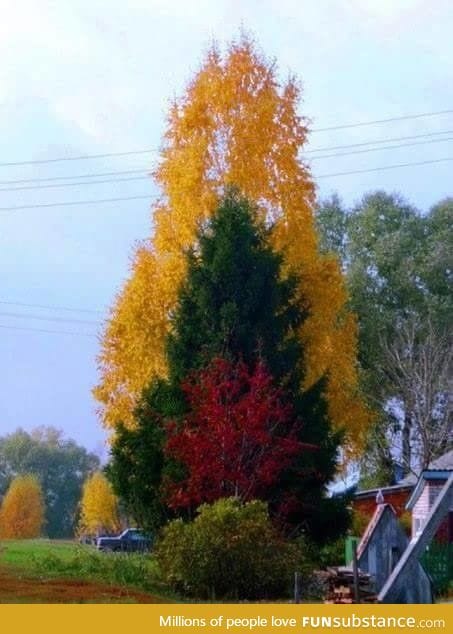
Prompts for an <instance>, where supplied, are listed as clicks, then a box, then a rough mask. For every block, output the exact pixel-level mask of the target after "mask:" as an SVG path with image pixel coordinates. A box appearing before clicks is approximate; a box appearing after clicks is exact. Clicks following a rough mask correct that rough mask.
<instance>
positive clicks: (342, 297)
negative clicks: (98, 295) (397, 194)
mask: <svg viewBox="0 0 453 634" xmlns="http://www.w3.org/2000/svg"><path fill="white" fill-rule="evenodd" d="M299 100H300V89H299V87H298V84H297V82H296V81H295V79H294V78H289V79H288V81H287V82H286V83H284V84H283V85H281V84H279V83H278V81H277V78H276V69H275V65H274V63H272V62H269V61H267V60H266V59H265V58H264V57H263V56H262V55H261V54H260V53H259V52H257V50H256V47H255V45H254V44H253V42H252V41H251V40H250V39H249V38H247V37H242V38H241V39H240V40H239V41H238V42H236V43H233V44H231V45H230V46H229V48H228V50H227V52H226V54H225V55H224V56H222V55H221V54H220V53H219V52H218V50H217V48H216V47H213V48H212V49H211V50H210V51H209V52H208V54H207V56H206V58H205V60H204V63H203V65H202V66H201V69H200V70H199V72H198V73H197V74H196V75H195V77H194V79H193V80H192V81H191V82H190V83H189V85H188V87H187V90H186V92H185V94H184V95H183V97H182V98H181V99H180V100H178V101H176V102H175V103H174V104H173V105H172V107H171V109H170V113H169V116H168V124H167V130H166V133H165V137H164V144H163V149H162V152H161V157H160V161H159V165H158V167H157V168H156V170H155V172H154V174H153V175H154V178H155V180H156V182H157V184H158V185H159V187H160V190H161V192H162V194H161V197H160V200H159V201H158V202H157V203H156V205H155V206H154V208H153V227H154V233H153V236H152V237H151V238H149V239H148V240H147V241H146V242H145V243H144V244H142V245H141V246H140V247H139V248H138V249H137V251H136V253H135V257H134V259H133V262H132V271H131V275H130V277H129V279H128V281H127V282H126V283H125V285H124V287H123V289H122V291H121V292H120V293H119V295H118V296H117V298H116V301H115V304H114V306H113V308H112V311H111V317H110V319H109V321H108V324H107V327H106V329H105V333H104V336H103V340H102V346H101V352H100V355H99V358H98V362H99V370H100V380H99V384H98V385H97V387H96V388H95V389H94V394H95V397H96V398H97V399H98V401H99V402H100V404H101V407H100V413H101V417H102V420H103V422H104V425H105V426H106V427H108V428H111V429H114V428H115V426H116V425H117V424H118V422H119V421H122V422H124V423H125V424H126V425H133V409H134V406H135V404H136V402H137V398H138V397H139V396H140V394H141V392H142V390H143V388H144V387H145V386H146V385H147V384H148V383H149V382H150V380H151V379H152V377H154V376H164V375H165V372H166V360H165V351H164V342H165V336H166V334H167V333H168V330H169V327H170V323H169V315H170V314H171V311H172V309H173V307H174V306H175V302H176V298H177V293H178V288H179V286H180V284H181V282H182V280H183V279H184V276H185V273H186V259H185V255H184V253H185V251H186V249H187V248H188V247H189V246H190V245H193V244H194V240H195V236H196V232H197V228H198V227H199V226H200V223H203V221H205V220H206V219H207V218H209V217H210V215H211V214H212V213H213V211H214V210H215V208H216V205H217V203H218V200H219V197H220V196H221V195H222V193H223V192H224V191H225V188H226V187H227V186H229V185H234V186H236V187H237V188H238V189H239V190H240V191H241V193H242V194H243V195H244V196H246V197H247V198H248V199H250V200H251V201H253V202H254V203H256V204H257V205H258V206H259V208H260V210H261V212H262V214H263V215H264V216H265V217H266V218H267V219H268V220H269V221H270V222H272V223H273V226H274V228H273V234H272V239H273V243H274V246H275V248H276V249H278V250H279V251H280V252H282V253H283V255H284V262H285V265H286V271H291V272H293V273H296V274H297V275H298V277H299V279H300V280H301V282H300V294H301V297H303V299H304V302H305V304H306V307H307V310H308V314H309V317H308V319H307V320H306V321H305V323H304V325H303V327H302V328H301V331H300V337H301V339H302V340H303V343H304V345H305V350H306V368H305V383H306V387H308V386H310V385H312V384H313V383H314V382H315V381H316V380H317V379H318V378H319V377H320V376H321V375H323V374H324V373H327V374H328V388H327V390H328V393H327V398H328V404H329V409H330V415H331V417H332V420H333V422H334V424H335V425H336V426H337V427H341V428H344V429H345V431H346V438H347V444H348V445H349V447H350V448H355V449H357V448H358V447H359V446H360V445H361V443H362V440H363V437H364V433H365V431H366V428H367V426H368V425H369V422H370V414H369V412H368V410H367V408H366V407H365V405H364V403H363V401H362V399H361V397H360V394H359V390H358V376H357V360H356V348H357V324H356V320H355V317H354V315H352V314H351V313H350V312H348V310H347V308H346V301H347V292H346V289H345V283H344V280H343V277H342V273H341V270H340V268H339V265H338V262H337V260H336V259H334V258H333V257H329V256H324V255H321V254H320V252H319V249H318V237H317V233H316V229H315V224H314V204H315V186H314V183H313V180H312V177H311V175H310V171H309V169H308V167H307V166H306V165H305V163H304V162H303V161H302V160H301V158H300V152H301V150H302V148H303V147H304V144H305V143H306V140H307V134H308V128H307V124H306V122H305V121H304V119H303V118H301V117H300V116H299V115H298V113H297V108H298V104H299Z"/></svg>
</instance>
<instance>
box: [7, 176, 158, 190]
mask: <svg viewBox="0 0 453 634" xmlns="http://www.w3.org/2000/svg"><path fill="white" fill-rule="evenodd" d="M141 180H149V176H128V177H127V178H108V179H106V180H100V181H97V180H92V181H83V182H78V181H76V182H74V183H48V184H47V185H26V186H25V187H2V188H0V192H20V191H25V190H29V189H50V188H55V187H79V186H81V185H102V184H104V183H125V182H129V181H141Z"/></svg>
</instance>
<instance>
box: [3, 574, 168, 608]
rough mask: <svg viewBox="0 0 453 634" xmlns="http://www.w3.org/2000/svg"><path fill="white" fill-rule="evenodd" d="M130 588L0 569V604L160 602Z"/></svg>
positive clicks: (160, 601) (154, 597)
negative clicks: (21, 573) (44, 577)
mask: <svg viewBox="0 0 453 634" xmlns="http://www.w3.org/2000/svg"><path fill="white" fill-rule="evenodd" d="M162 602H163V600H162V599H160V598H159V597H156V596H153V595H151V594H146V593H144V592H140V591H138V590H134V589H131V588H122V587H118V586H110V585H106V584H102V583H95V582H92V581H83V580H72V579H37V578H32V577H26V576H21V575H20V573H19V572H18V571H17V570H11V569H8V568H7V567H2V568H0V603H162Z"/></svg>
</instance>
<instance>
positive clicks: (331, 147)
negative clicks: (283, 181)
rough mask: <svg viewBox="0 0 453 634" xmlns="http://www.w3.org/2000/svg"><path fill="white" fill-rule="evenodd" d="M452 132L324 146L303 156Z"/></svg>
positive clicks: (307, 151) (443, 131)
mask: <svg viewBox="0 0 453 634" xmlns="http://www.w3.org/2000/svg"><path fill="white" fill-rule="evenodd" d="M452 132H453V130H439V131H438V132H426V133H425V134H411V135H409V136H397V137H393V138H386V139H375V140H374V141H362V142H361V143H348V144H347V145H326V146H324V147H317V148H312V149H310V150H306V151H305V152H303V154H311V153H312V152H330V151H331V150H348V149H349V148H356V147H364V146H365V145H380V144H381V143H393V142H394V141H395V142H396V141H411V140H413V139H424V138H427V137H433V136H439V135H441V134H451V133H452Z"/></svg>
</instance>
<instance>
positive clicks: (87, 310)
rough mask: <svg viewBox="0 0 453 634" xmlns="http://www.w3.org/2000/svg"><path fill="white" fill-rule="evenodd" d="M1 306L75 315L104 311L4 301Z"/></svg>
mask: <svg viewBox="0 0 453 634" xmlns="http://www.w3.org/2000/svg"><path fill="white" fill-rule="evenodd" d="M0 304H4V305H8V306H24V307H26V308H42V309H44V310H64V311H69V312H73V313H94V314H99V315H102V314H103V311H102V310H94V309H88V308H69V307H68V306H49V305H45V304H27V303H25V302H7V301H4V300H0Z"/></svg>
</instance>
